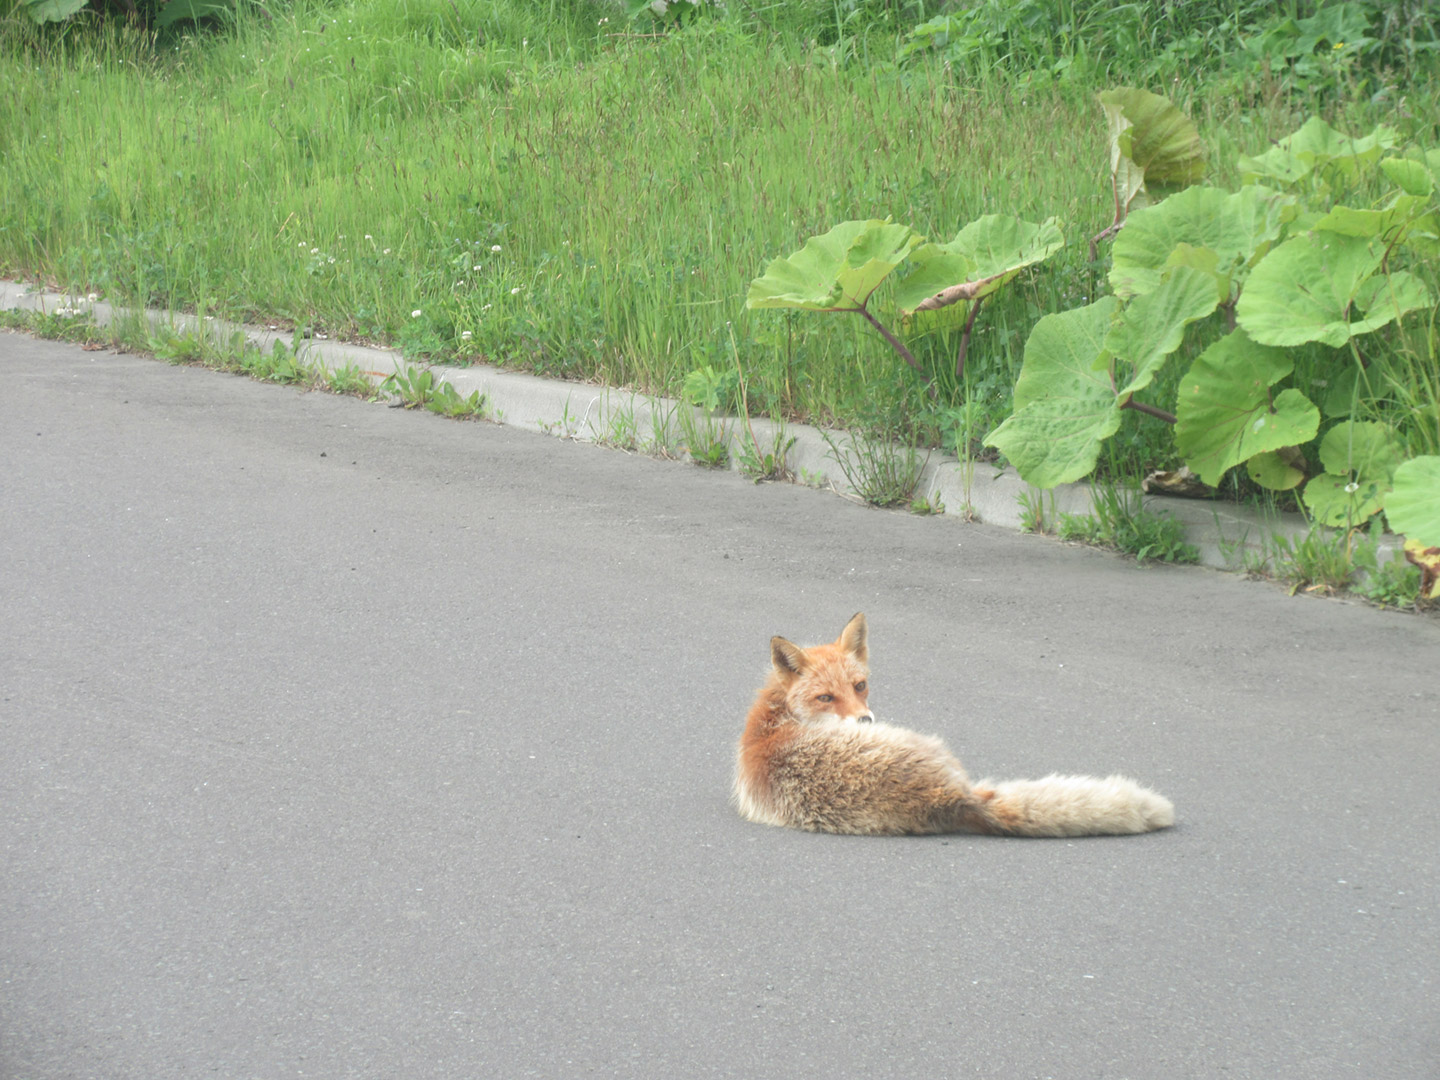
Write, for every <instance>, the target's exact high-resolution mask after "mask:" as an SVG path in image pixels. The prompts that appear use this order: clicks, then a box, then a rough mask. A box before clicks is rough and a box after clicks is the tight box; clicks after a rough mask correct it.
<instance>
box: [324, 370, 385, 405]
mask: <svg viewBox="0 0 1440 1080" xmlns="http://www.w3.org/2000/svg"><path fill="white" fill-rule="evenodd" d="M321 381H322V382H323V383H324V385H325V388H326V389H327V390H329V391H331V392H332V393H335V394H351V395H353V396H355V397H365V398H368V397H371V396H373V395H374V393H375V385H374V384H373V383H372V382H371V381H370V379H369V377H368V376H366V374H365V373H364V372H363V371H361V370H360V368H359V367H358V366H356V365H355V364H346V365H344V366H343V367H338V368H334V369H332V370H329V371H325V372H323V373H322V375H321Z"/></svg>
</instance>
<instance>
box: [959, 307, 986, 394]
mask: <svg viewBox="0 0 1440 1080" xmlns="http://www.w3.org/2000/svg"><path fill="white" fill-rule="evenodd" d="M984 302H985V298H984V297H983V296H980V297H977V298H976V300H975V303H974V304H973V305H971V307H970V317H969V318H968V319H966V320H965V332H964V333H963V334H961V335H960V351H959V352H958V353H956V355H955V382H956V383H961V382H964V380H965V354H966V352H968V351H969V349H970V331H971V330H973V329H974V328H975V316H976V315H979V314H980V305H981V304H983V303H984Z"/></svg>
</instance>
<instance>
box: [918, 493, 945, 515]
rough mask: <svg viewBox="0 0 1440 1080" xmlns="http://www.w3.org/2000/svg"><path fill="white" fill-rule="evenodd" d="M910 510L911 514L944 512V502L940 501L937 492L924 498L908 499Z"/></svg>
mask: <svg viewBox="0 0 1440 1080" xmlns="http://www.w3.org/2000/svg"><path fill="white" fill-rule="evenodd" d="M910 512H911V513H912V514H920V515H922V516H923V515H928V514H943V513H945V504H944V503H943V502H941V501H940V495H939V493H938V492H936V493H933V494H931V495H929V496H927V497H924V498H918V499H911V500H910Z"/></svg>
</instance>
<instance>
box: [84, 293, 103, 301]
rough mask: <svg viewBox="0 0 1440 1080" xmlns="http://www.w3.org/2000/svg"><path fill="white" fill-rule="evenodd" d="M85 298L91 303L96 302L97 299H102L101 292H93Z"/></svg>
mask: <svg viewBox="0 0 1440 1080" xmlns="http://www.w3.org/2000/svg"><path fill="white" fill-rule="evenodd" d="M85 299H86V300H89V301H90V303H92V304H93V303H95V301H96V300H99V299H100V294H99V293H93V292H92V293H91V294H90V295H89V296H87V297H85Z"/></svg>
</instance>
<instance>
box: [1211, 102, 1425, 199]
mask: <svg viewBox="0 0 1440 1080" xmlns="http://www.w3.org/2000/svg"><path fill="white" fill-rule="evenodd" d="M1396 138H1397V134H1396V132H1395V129H1394V128H1390V127H1386V126H1385V125H1383V124H1382V125H1380V126H1379V127H1377V128H1376V129H1375V130H1374V131H1372V132H1371V133H1370V134H1369V135H1365V136H1362V137H1361V138H1358V139H1357V138H1355V137H1353V136H1351V135H1346V134H1345V133H1344V132H1341V131H1336V130H1335V129H1334V128H1333V127H1331V126H1330V125H1329V124H1327V123H1326V122H1325V121H1324V120H1321V119H1320V118H1319V117H1318V116H1312V117H1311V118H1310V119H1309V120H1307V121H1305V123H1304V124H1303V125H1302V126H1301V127H1300V129H1299V130H1298V131H1296V132H1294V133H1293V134H1290V135H1287V136H1286V137H1285V138H1283V139H1281V140H1280V141H1279V142H1278V143H1276V144H1275V145H1274V146H1272V147H1271V148H1270V149H1269V150H1267V151H1266V152H1265V153H1263V154H1259V155H1257V156H1255V157H1243V156H1242V157H1241V158H1240V161H1239V166H1240V179H1241V180H1242V181H1243V182H1244V183H1247V184H1248V183H1252V182H1254V181H1256V180H1274V181H1279V182H1280V183H1282V184H1293V183H1295V182H1296V181H1297V180H1302V179H1304V178H1305V177H1306V176H1308V175H1310V173H1312V172H1314V171H1315V170H1317V169H1319V170H1322V171H1326V170H1328V171H1334V172H1339V173H1341V174H1344V175H1346V176H1353V175H1354V174H1355V173H1356V172H1357V171H1358V170H1359V168H1360V166H1361V165H1367V164H1370V163H1371V162H1374V161H1377V160H1378V159H1379V157H1380V155H1381V153H1382V152H1384V151H1385V150H1387V149H1389V148H1390V147H1392V146H1394V145H1395V140H1396Z"/></svg>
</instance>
